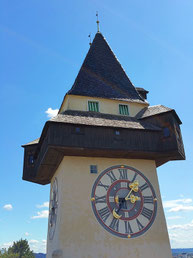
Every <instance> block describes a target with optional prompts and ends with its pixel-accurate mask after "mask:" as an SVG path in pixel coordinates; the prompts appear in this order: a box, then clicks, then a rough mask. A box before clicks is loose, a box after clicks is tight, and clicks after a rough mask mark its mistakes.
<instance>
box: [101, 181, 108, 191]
mask: <svg viewBox="0 0 193 258" xmlns="http://www.w3.org/2000/svg"><path fill="white" fill-rule="evenodd" d="M98 186H102V187H104V188H105V190H106V191H107V190H108V189H109V185H104V184H103V183H102V182H101V181H100V182H99V183H98Z"/></svg>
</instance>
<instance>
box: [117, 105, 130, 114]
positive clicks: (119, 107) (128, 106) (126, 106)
mask: <svg viewBox="0 0 193 258" xmlns="http://www.w3.org/2000/svg"><path fill="white" fill-rule="evenodd" d="M120 106H125V107H127V111H128V114H121V112H120V110H121V108H120ZM119 115H122V116H129V105H128V104H119Z"/></svg>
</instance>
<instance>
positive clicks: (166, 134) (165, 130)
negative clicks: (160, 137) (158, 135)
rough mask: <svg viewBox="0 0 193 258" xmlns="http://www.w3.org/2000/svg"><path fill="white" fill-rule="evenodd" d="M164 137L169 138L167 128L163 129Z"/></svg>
mask: <svg viewBox="0 0 193 258" xmlns="http://www.w3.org/2000/svg"><path fill="white" fill-rule="evenodd" d="M163 133H164V137H169V136H170V129H169V128H168V127H165V128H164V129H163Z"/></svg>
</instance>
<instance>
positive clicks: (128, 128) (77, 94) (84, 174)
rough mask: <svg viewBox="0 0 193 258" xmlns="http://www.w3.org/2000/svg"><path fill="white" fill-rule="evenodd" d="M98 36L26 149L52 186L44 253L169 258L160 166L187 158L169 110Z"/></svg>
mask: <svg viewBox="0 0 193 258" xmlns="http://www.w3.org/2000/svg"><path fill="white" fill-rule="evenodd" d="M147 93H148V91H146V90H145V89H143V88H138V87H135V86H134V85H133V84H132V83H131V81H130V80H129V78H128V77H127V75H126V73H125V71H124V70H123V68H122V66H121V64H120V63H119V61H118V60H117V58H116V56H115V55H114V53H113V52H112V50H111V48H110V47H109V45H108V43H107V41H106V40H105V38H104V37H103V35H102V34H101V33H100V32H97V33H96V35H95V38H94V40H93V42H92V44H91V46H90V49H89V51H88V53H87V55H86V58H85V60H84V62H83V65H82V67H81V68H80V71H79V73H78V75H77V77H76V79H75V82H74V84H73V86H72V88H71V89H70V90H69V91H68V92H67V93H66V95H65V97H64V100H63V102H62V104H61V107H60V110H59V112H58V115H57V116H56V117H54V118H52V119H50V120H49V121H47V122H46V124H45V126H44V128H43V130H42V134H41V136H40V138H39V139H37V140H35V141H33V142H30V143H28V144H25V145H23V147H24V149H25V153H24V169H23V179H24V180H27V181H31V182H34V183H38V184H42V185H45V184H49V183H50V185H51V188H50V208H49V219H48V237H47V258H51V257H61V258H62V257H64V258H65V257H67V258H79V257H80V258H83V257H86V258H87V257H89V258H91V257H92V258H99V257H105V258H114V257H116V258H117V257H119V258H123V257H128V258H134V257H135V258H142V257H143V258H163V257H164V258H171V257H172V255H171V250H170V244H169V238H168V232H167V227H166V221H165V216H164V212H163V207H162V201H161V196H160V189H159V184H158V178H157V171H156V169H157V167H159V166H161V165H163V164H164V163H166V162H168V161H170V160H183V159H185V154H184V148H183V142H182V137H181V133H180V124H181V121H180V119H179V117H178V115H177V114H176V112H175V110H174V109H171V108H168V107H165V106H163V105H157V106H150V105H149V103H148V101H147Z"/></svg>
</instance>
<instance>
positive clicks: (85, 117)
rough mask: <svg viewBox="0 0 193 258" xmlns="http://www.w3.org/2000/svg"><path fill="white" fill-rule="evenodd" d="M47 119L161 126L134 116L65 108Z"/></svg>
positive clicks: (146, 127) (129, 126) (155, 128)
mask: <svg viewBox="0 0 193 258" xmlns="http://www.w3.org/2000/svg"><path fill="white" fill-rule="evenodd" d="M49 121H50V122H58V123H67V124H76V125H78V124H79V125H89V126H105V127H116V128H126V129H141V130H153V131H159V130H161V128H159V127H158V126H155V125H152V124H150V123H147V122H144V121H139V120H137V119H136V118H135V117H129V116H121V115H111V114H102V113H98V112H88V111H76V110H66V111H65V112H63V113H62V114H58V115H57V116H56V117H54V118H52V119H50V120H49ZM49 121H48V122H49Z"/></svg>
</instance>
